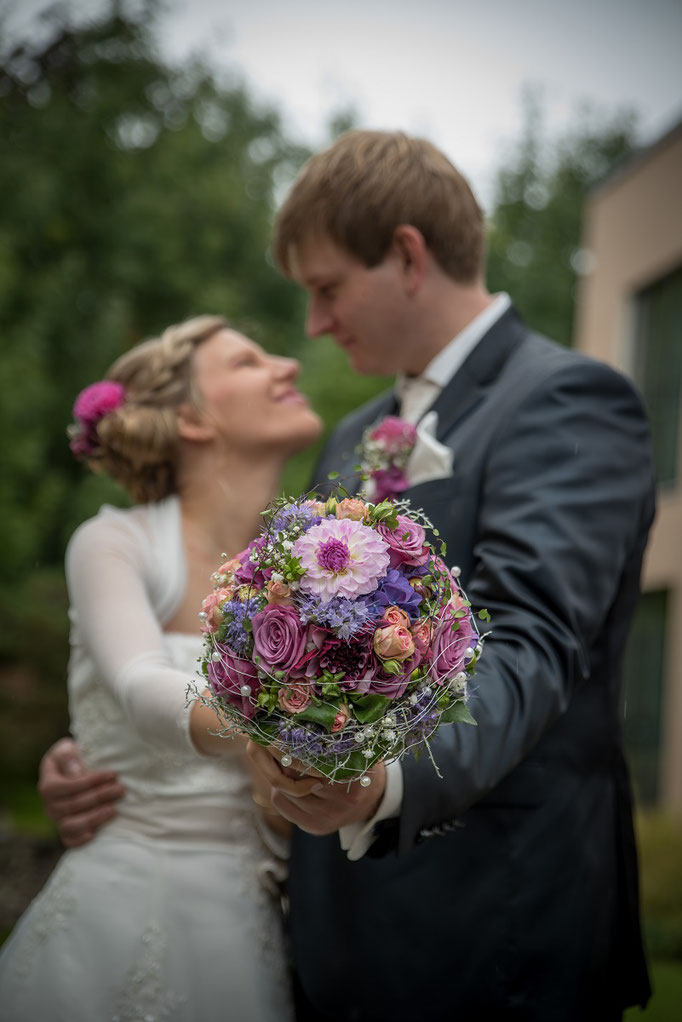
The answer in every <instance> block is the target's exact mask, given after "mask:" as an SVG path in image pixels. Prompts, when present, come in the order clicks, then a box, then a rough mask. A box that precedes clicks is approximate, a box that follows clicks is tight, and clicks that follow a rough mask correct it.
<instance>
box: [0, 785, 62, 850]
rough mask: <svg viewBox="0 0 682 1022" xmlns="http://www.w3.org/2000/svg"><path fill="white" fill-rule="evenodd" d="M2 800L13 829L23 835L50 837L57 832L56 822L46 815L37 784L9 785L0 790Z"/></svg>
mask: <svg viewBox="0 0 682 1022" xmlns="http://www.w3.org/2000/svg"><path fill="white" fill-rule="evenodd" d="M0 800H1V802H2V806H3V810H4V811H5V812H6V813H7V815H8V816H9V818H10V820H11V824H12V829H13V831H14V832H15V833H16V834H18V835H20V836H21V837H36V838H43V837H44V838H49V837H54V836H55V834H56V833H57V828H56V827H55V825H54V823H53V822H52V820H50V819H48V817H47V816H46V815H45V810H44V809H43V803H42V800H41V798H40V795H39V794H38V792H37V790H36V786H35V784H30V783H17V784H12V785H7V786H6V787H3V788H2V791H1V792H0Z"/></svg>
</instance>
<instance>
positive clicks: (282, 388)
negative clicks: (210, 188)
mask: <svg viewBox="0 0 682 1022" xmlns="http://www.w3.org/2000/svg"><path fill="white" fill-rule="evenodd" d="M297 374H298V366H297V363H296V362H294V361H293V360H291V359H287V358H279V357H275V356H271V355H268V354H266V353H265V352H264V351H263V350H262V349H261V348H259V347H258V346H257V345H256V344H254V343H253V342H251V341H250V340H248V339H247V338H246V337H244V336H242V335H241V334H239V333H237V332H236V331H235V330H232V329H231V328H230V327H229V326H228V325H227V323H226V322H225V321H224V320H223V319H220V318H218V317H212V316H201V317H197V318H195V319H192V320H189V321H187V322H185V323H183V324H180V325H179V326H173V327H170V328H169V329H168V330H166V331H165V333H164V334H163V335H162V336H161V337H159V338H157V339H153V340H150V341H146V342H144V343H142V344H140V345H138V346H137V347H135V348H133V349H132V350H131V351H130V352H128V353H127V354H125V355H123V356H122V357H121V358H120V359H119V360H118V361H117V362H116V363H115V364H114V365H113V366H112V368H111V370H110V371H109V373H108V376H107V380H106V381H102V383H100V384H95V385H94V386H93V387H90V388H87V389H86V391H84V392H83V393H82V394H81V395H80V396H79V399H78V401H77V402H76V405H75V409H74V411H75V413H76V418H77V425H76V427H75V428H73V432H72V449H73V450H74V451H75V453H77V454H80V455H81V456H84V457H85V458H86V459H87V460H88V461H89V463H90V464H91V465H92V466H93V467H94V468H96V469H97V470H102V471H106V472H107V473H109V475H111V476H112V477H113V478H114V479H116V480H117V481H118V482H119V483H121V484H122V485H123V486H124V487H125V488H126V489H127V490H128V492H129V493H130V495H131V496H132V498H133V501H134V502H135V506H133V507H132V508H130V509H129V510H119V509H115V508H112V507H108V506H104V507H103V508H102V509H101V510H100V512H99V514H98V515H96V516H95V517H94V518H92V519H90V520H89V521H87V522H85V523H84V524H83V525H81V526H80V528H79V529H77V530H76V532H75V534H74V536H73V537H72V539H71V541H70V543H69V546H68V549H67V555H66V575H67V582H68V588H69V595H70V601H71V609H70V617H71V625H72V629H71V658H70V665H69V676H68V689H69V702H70V713H71V729H72V733H73V735H74V736H75V738H76V740H77V742H78V746H79V748H80V750H81V752H82V754H83V759H84V761H85V763H86V765H87V767H88V768H99V769H102V770H112V771H115V772H116V774H117V775H118V778H119V779H120V781H121V783H122V784H123V785H124V787H125V791H126V794H125V797H124V798H123V799H122V800H121V801H120V802H119V804H118V812H117V814H116V816H115V818H114V819H113V820H112V821H111V822H109V824H108V825H107V826H106V827H103V828H102V829H101V830H99V831H98V833H97V835H96V836H95V838H94V840H92V841H91V842H90V843H89V844H86V845H83V846H82V847H76V848H70V849H68V850H67V851H66V852H65V854H64V855H63V857H62V859H61V860H60V862H59V864H58V865H57V868H56V869H55V871H54V873H53V874H52V876H51V877H50V879H49V880H48V882H47V884H46V886H45V888H44V889H43V891H42V892H41V893H40V894H39V895H38V897H37V898H36V899H35V901H34V902H33V903H32V905H31V906H30V907H29V909H28V910H27V912H26V913H25V914H24V916H23V917H22V918H21V919H20V921H19V922H18V923H17V926H16V927H15V930H14V932H13V934H12V936H11V937H10V938H9V940H8V942H7V943H6V945H5V947H4V948H3V951H2V954H1V955H0V1019H1V1020H3V1022H10V1020H11V1022H34V1020H35V1019H39V1018H43V1019H48V1018H49V1019H50V1020H53V1022H57V1020H63V1022H104V1020H111V1022H113V1020H120V1022H124V1020H133V1019H134V1020H143V1019H144V1020H149V1022H152V1020H154V1022H157V1020H158V1022H161V1020H167V1022H180V1020H182V1022H185V1020H187V1022H189V1020H192V1022H213V1020H215V1022H229V1020H233V1022H270V1020H271V1022H282V1020H286V1019H288V1018H289V1017H290V1014H291V1008H290V1000H289V993H288V986H287V970H286V964H285V955H284V948H283V940H282V935H281V932H280V928H279V919H278V914H277V911H276V908H275V905H274V899H272V897H271V896H270V895H269V894H268V893H267V891H266V887H265V885H264V884H263V883H262V882H261V874H262V872H263V871H264V869H265V868H266V864H267V860H268V856H269V857H270V858H272V855H271V854H270V852H271V850H274V849H275V848H277V846H278V844H279V843H281V841H282V834H281V832H280V831H279V828H278V824H277V822H276V817H274V816H273V817H271V816H269V815H268V814H263V815H261V816H260V817H257V816H256V814H257V813H259V812H260V810H259V809H258V808H257V806H256V805H255V804H254V798H256V797H257V795H256V796H254V798H252V794H251V784H250V778H249V774H248V771H247V767H246V765H245V759H244V756H243V749H244V744H245V743H244V740H243V739H241V738H239V737H237V738H235V739H234V740H226V739H224V738H219V737H217V736H215V735H214V734H212V733H211V732H212V729H213V728H215V727H216V725H217V720H216V718H215V716H214V715H213V712H212V711H211V710H210V709H208V708H207V707H205V706H203V705H200V704H199V703H197V702H193V703H191V704H190V705H189V706H188V705H187V701H186V690H187V686H188V683H190V682H191V681H192V679H193V678H194V677H195V671H196V661H197V657H198V655H199V653H200V651H201V636H200V632H199V623H198V620H197V611H198V609H199V607H200V605H201V602H202V598H203V597H204V596H205V595H206V593H207V592H208V591H209V589H210V576H211V574H212V572H214V571H215V569H216V567H217V566H218V564H219V562H220V560H221V554H226V555H227V556H228V557H231V556H233V555H234V554H236V553H238V552H239V551H241V550H242V549H243V548H244V547H245V546H246V545H247V544H248V542H249V541H250V540H251V539H252V538H253V536H254V535H255V534H256V532H257V531H258V526H259V521H260V520H259V512H260V511H261V510H262V508H263V507H264V506H265V505H266V504H267V503H268V501H269V500H270V499H271V497H272V496H273V494H274V492H275V490H276V487H277V484H278V479H279V475H280V471H281V468H282V465H283V463H284V461H285V460H286V458H287V457H288V456H289V455H291V454H292V453H294V452H295V451H298V450H301V449H303V448H305V447H306V446H308V445H309V444H311V443H312V442H313V441H314V440H315V439H316V438H317V437H318V435H319V433H320V430H321V423H320V420H319V418H318V417H317V416H316V415H315V414H314V413H313V412H312V411H311V410H310V408H309V406H308V404H307V402H306V400H305V398H303V397H302V396H301V395H300V394H299V393H298V391H297V390H296V387H295V379H296V376H297ZM259 801H260V800H259Z"/></svg>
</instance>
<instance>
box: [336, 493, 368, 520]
mask: <svg viewBox="0 0 682 1022" xmlns="http://www.w3.org/2000/svg"><path fill="white" fill-rule="evenodd" d="M336 517H337V518H352V519H353V521H356V522H364V521H365V520H366V519H367V505H366V504H365V503H364V501H362V500H358V498H357V497H344V499H343V500H340V501H339V503H338V504H337V505H336Z"/></svg>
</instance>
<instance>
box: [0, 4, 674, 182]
mask: <svg viewBox="0 0 682 1022" xmlns="http://www.w3.org/2000/svg"><path fill="white" fill-rule="evenodd" d="M128 2H129V3H131V4H132V5H133V6H134V4H135V3H136V0H128ZM47 6H49V2H48V0H0V8H2V7H5V8H6V9H7V8H9V7H14V12H13V14H12V15H11V16H10V17H11V21H10V25H12V26H14V27H15V28H16V27H20V26H21V27H23V26H26V25H27V24H30V23H31V19H32V18H34V16H35V13H36V11H39V10H41V9H44V8H45V7H47ZM67 6H68V7H70V8H71V9H72V10H73V11H75V12H77V13H78V15H79V16H83V15H87V14H96V13H97V12H98V11H101V10H102V8H103V7H104V6H105V4H104V2H103V0H68V3H67ZM164 6H165V8H166V12H165V14H163V15H162V17H161V19H160V40H161V43H162V48H163V51H164V52H165V53H166V54H167V55H168V56H170V57H172V58H179V59H181V58H183V57H185V56H187V55H188V54H190V53H194V54H200V55H202V56H203V57H204V58H205V59H206V60H208V61H210V62H211V63H212V64H213V65H214V66H215V67H216V68H218V69H225V70H226V71H229V72H235V71H237V72H238V73H240V74H241V75H242V76H243V78H244V79H245V80H246V81H247V83H248V84H249V86H250V88H251V91H252V92H253V93H254V94H255V96H256V97H258V98H261V99H263V100H264V101H268V102H271V103H274V104H275V105H277V106H278V107H279V108H280V109H281V111H282V113H283V114H284V116H285V122H286V124H287V126H288V128H289V130H290V131H291V132H293V133H294V134H295V135H297V136H298V137H300V138H301V139H302V140H303V141H306V142H308V143H310V144H312V145H320V144H323V143H324V142H325V141H326V138H327V135H326V130H325V129H326V125H327V123H328V121H329V118H330V116H331V115H332V114H333V113H334V112H336V111H339V110H341V109H345V108H349V107H352V108H353V109H354V110H355V112H356V115H357V120H358V123H359V124H360V126H362V127H373V128H403V129H405V130H407V131H409V132H412V133H418V134H422V135H425V136H427V137H428V138H430V139H431V140H432V141H434V142H435V143H436V144H437V145H439V146H440V147H441V148H442V149H444V150H445V152H446V153H447V154H448V155H449V156H450V158H451V159H452V160H453V161H454V162H455V163H456V164H457V165H458V166H459V167H460V168H461V169H462V170H463V171H464V172H465V173H466V174H467V175H468V176H469V177H470V179H471V180H472V183H473V184H474V186H475V187H476V190H477V191H478V192H479V194H480V195H481V196H482V198H483V200H484V202H485V201H486V200H488V199H489V186H490V181H491V177H492V173H493V171H494V169H495V168H496V167H497V166H499V164H500V162H501V161H502V160H503V158H504V153H505V147H506V146H508V145H509V144H510V143H511V142H512V141H513V140H514V139H515V138H517V137H518V134H519V131H520V128H521V123H522V109H523V108H522V95H523V89H524V87H526V86H531V87H533V88H536V89H540V90H541V93H542V96H543V106H544V111H545V117H546V127H547V131H548V132H549V133H550V134H551V133H556V132H560V131H561V130H562V129H564V128H565V127H566V126H567V125H568V124H570V123H574V122H575V120H576V117H577V116H578V111H579V110H580V108H581V104H583V103H585V102H589V103H591V104H592V105H593V106H594V107H596V109H597V110H599V111H601V112H602V113H604V114H609V113H611V112H615V111H616V110H618V109H622V108H624V107H627V108H631V109H634V110H636V111H637V112H638V113H639V116H640V139H641V141H642V142H650V141H653V140H654V139H655V138H656V137H658V136H659V135H660V134H662V133H663V132H664V131H666V130H667V129H668V128H669V127H671V126H672V124H673V123H674V122H675V121H677V120H678V119H680V118H681V117H682V59H681V58H680V54H681V53H682V0H562V2H558V0H477V2H476V3H473V2H472V0H409V2H408V0H342V2H340V0H335V2H333V3H328V2H325V0H165V4H164Z"/></svg>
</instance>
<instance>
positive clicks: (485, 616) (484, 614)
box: [478, 610, 490, 621]
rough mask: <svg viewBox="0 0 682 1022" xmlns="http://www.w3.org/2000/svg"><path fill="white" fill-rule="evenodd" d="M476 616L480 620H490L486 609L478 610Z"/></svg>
mask: <svg viewBox="0 0 682 1022" xmlns="http://www.w3.org/2000/svg"><path fill="white" fill-rule="evenodd" d="M478 617H479V620H481V621H490V613H489V612H488V611H487V610H479V612H478Z"/></svg>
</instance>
